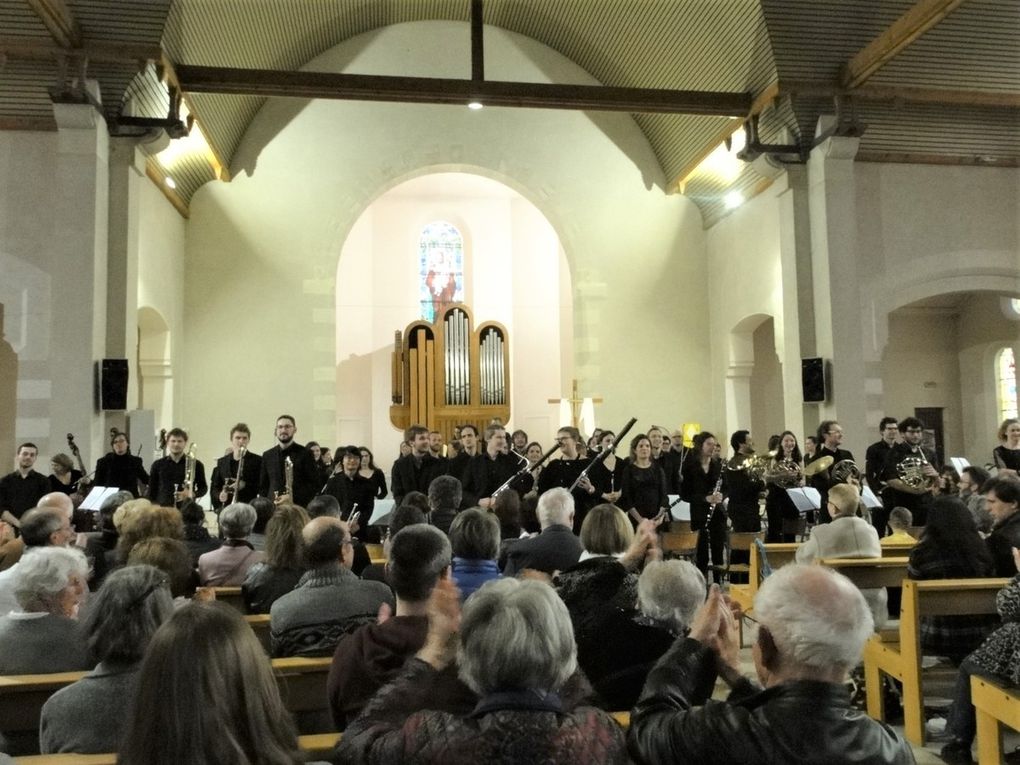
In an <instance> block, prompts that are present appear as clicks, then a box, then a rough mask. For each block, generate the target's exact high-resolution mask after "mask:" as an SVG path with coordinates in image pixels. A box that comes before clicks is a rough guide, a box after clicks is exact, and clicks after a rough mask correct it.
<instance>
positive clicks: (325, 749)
mask: <svg viewBox="0 0 1020 765" xmlns="http://www.w3.org/2000/svg"><path fill="white" fill-rule="evenodd" d="M340 736H341V734H339V733H314V734H312V735H309V736H298V746H300V747H301V751H303V752H305V753H306V754H307V755H308V756H309V759H312V760H322V759H329V758H330V757H331V756H332V754H333V750H334V749H336V745H337V744H338V743H339V742H340ZM14 762H15V763H16V765H116V764H117V755H116V754H36V755H32V756H29V757H15V758H14Z"/></svg>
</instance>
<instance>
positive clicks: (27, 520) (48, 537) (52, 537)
mask: <svg viewBox="0 0 1020 765" xmlns="http://www.w3.org/2000/svg"><path fill="white" fill-rule="evenodd" d="M19 539H20V542H21V544H20V550H19V551H18V560H17V561H16V562H15V563H14V564H13V565H12V566H11V567H10V568H8V569H6V570H5V571H0V616H3V615H5V614H9V613H10V612H11V611H15V610H17V608H18V599H17V598H16V597H15V595H14V591H15V585H16V583H17V576H18V567H19V566H20V565H21V561H22V560H23V559H24V557H25V555H27V554H28V553H30V552H35V551H37V550H41V549H44V548H46V547H68V546H69V545H70V544H71V540H72V539H74V531H73V530H72V529H71V517H70V515H69V514H68V513H65V512H63V511H62V510H57V509H55V508H51V507H36V508H33V509H32V510H29V511H28V512H27V513H25V514H24V515H23V516H22V517H21V537H20V538H19Z"/></svg>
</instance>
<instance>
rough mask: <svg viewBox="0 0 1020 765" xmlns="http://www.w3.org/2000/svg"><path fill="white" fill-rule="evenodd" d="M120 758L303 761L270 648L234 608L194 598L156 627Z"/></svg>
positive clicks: (134, 762)
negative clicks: (264, 647) (272, 665)
mask: <svg viewBox="0 0 1020 765" xmlns="http://www.w3.org/2000/svg"><path fill="white" fill-rule="evenodd" d="M117 762H118V763H119V765H180V763H202V764H203V765H238V763H249V765H297V763H302V762H304V756H303V755H302V753H301V751H300V749H299V748H298V742H297V733H296V731H295V727H294V724H293V721H292V720H291V716H290V714H289V713H288V712H287V709H286V707H284V705H283V702H282V701H281V699H280V692H279V690H278V688H277V683H276V678H274V677H273V673H272V669H271V668H270V665H269V661H268V660H267V659H266V655H265V652H264V651H263V650H262V646H261V645H260V644H259V641H258V639H257V638H256V637H255V633H253V632H252V631H251V628H250V627H248V625H247V624H246V623H245V621H244V619H243V618H242V617H241V615H240V614H239V613H237V611H236V610H235V609H233V608H231V607H229V606H226V605H224V604H222V603H215V602H213V603H191V604H188V605H187V606H185V607H183V608H181V609H179V610H177V611H176V612H175V613H174V614H173V616H171V617H170V619H169V620H168V621H167V622H166V623H165V624H164V625H163V626H162V627H160V628H159V630H157V631H156V634H155V635H154V636H153V638H152V642H151V644H150V646H149V650H148V652H147V653H146V655H145V660H144V661H143V662H142V668H141V672H140V676H139V693H138V697H137V699H136V700H135V705H134V709H133V710H132V713H131V716H130V717H129V718H128V721H127V726H126V735H125V737H124V743H123V744H122V746H121V749H120V752H119V754H118V758H117Z"/></svg>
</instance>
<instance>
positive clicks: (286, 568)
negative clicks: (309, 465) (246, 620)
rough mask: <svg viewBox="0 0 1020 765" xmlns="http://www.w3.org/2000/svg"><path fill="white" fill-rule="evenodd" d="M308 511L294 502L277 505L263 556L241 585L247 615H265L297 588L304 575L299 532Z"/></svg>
mask: <svg viewBox="0 0 1020 765" xmlns="http://www.w3.org/2000/svg"><path fill="white" fill-rule="evenodd" d="M307 524H308V514H307V513H306V512H305V511H304V510H302V509H301V508H300V507H297V506H296V505H288V504H283V505H280V506H279V507H277V509H276V512H274V513H273V517H272V518H270V519H269V524H268V525H267V526H266V557H265V560H261V561H259V562H258V563H256V564H255V565H253V566H252V567H251V568H250V569H248V573H247V574H246V575H245V578H244V583H243V584H242V585H241V595H242V597H243V598H244V607H245V610H246V611H247V612H248V613H249V614H268V613H269V609H270V608H271V607H272V605H273V603H275V602H276V601H277V600H278V599H279V598H281V597H283V596H284V595H286V594H287V593H288V592H291V591H292V590H293V589H294V588H295V587H297V583H298V581H299V580H300V579H301V577H302V576H303V575H304V573H305V571H306V568H305V565H304V542H303V541H302V539H301V532H302V530H303V529H304V527H305V526H306V525H307Z"/></svg>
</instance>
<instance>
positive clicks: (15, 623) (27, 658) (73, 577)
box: [0, 547, 91, 675]
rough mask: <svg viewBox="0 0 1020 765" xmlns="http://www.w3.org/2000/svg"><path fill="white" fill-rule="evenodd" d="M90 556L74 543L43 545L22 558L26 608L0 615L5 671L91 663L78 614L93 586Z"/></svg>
mask: <svg viewBox="0 0 1020 765" xmlns="http://www.w3.org/2000/svg"><path fill="white" fill-rule="evenodd" d="M88 572H89V568H88V562H87V561H86V560H85V555H84V554H83V553H82V552H81V550H78V549H76V548H73V547H42V548H39V549H37V550H32V551H30V552H28V553H26V554H25V555H24V556H23V557H22V558H21V560H20V561H19V562H18V568H17V574H16V575H15V577H14V597H15V598H16V599H17V601H18V605H19V607H20V610H17V611H12V612H11V613H10V614H8V615H7V616H4V617H3V618H0V645H2V646H3V651H0V674H3V675H28V674H47V673H50V672H73V671H75V670H81V669H87V668H88V667H90V666H91V664H90V663H89V660H88V655H87V653H86V651H85V648H84V646H83V645H82V644H81V638H80V636H79V634H78V625H77V623H76V622H75V621H74V619H75V618H76V617H77V615H78V607H79V605H80V604H81V602H82V600H83V598H84V597H85V592H86V591H87V589H88V585H87V581H86V579H87V577H88Z"/></svg>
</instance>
